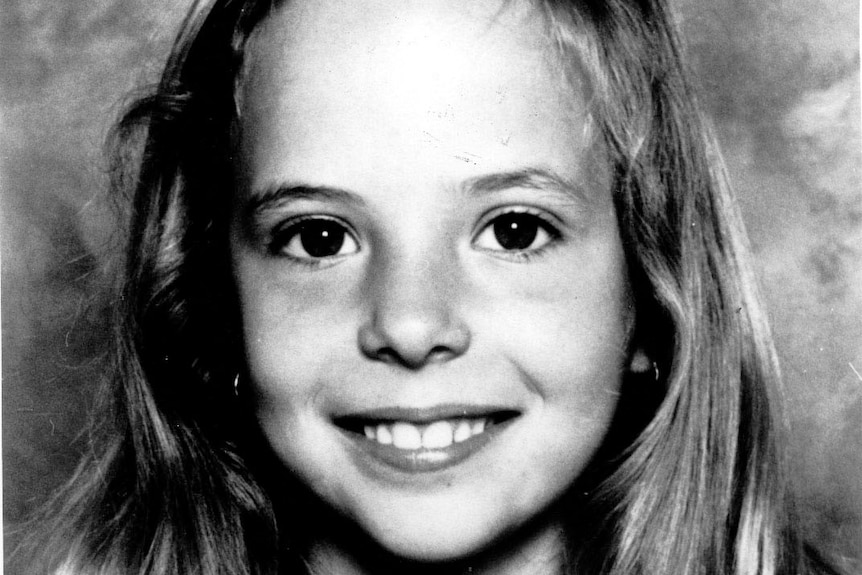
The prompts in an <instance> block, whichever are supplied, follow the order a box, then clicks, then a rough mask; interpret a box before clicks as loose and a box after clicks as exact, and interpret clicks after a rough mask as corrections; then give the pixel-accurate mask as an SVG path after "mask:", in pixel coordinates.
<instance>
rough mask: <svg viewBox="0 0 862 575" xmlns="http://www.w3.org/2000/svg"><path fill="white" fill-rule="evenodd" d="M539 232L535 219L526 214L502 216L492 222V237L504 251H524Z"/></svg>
mask: <svg viewBox="0 0 862 575" xmlns="http://www.w3.org/2000/svg"><path fill="white" fill-rule="evenodd" d="M538 232H539V224H538V222H537V221H536V218H534V217H532V216H530V215H528V214H504V215H502V216H500V217H499V218H497V220H496V221H495V222H494V237H495V238H497V242H498V243H499V244H500V246H501V247H502V248H503V249H504V250H525V249H527V248H528V247H530V246H531V245H532V243H533V241H534V240H535V239H536V234H537V233H538Z"/></svg>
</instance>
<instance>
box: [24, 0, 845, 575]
mask: <svg viewBox="0 0 862 575" xmlns="http://www.w3.org/2000/svg"><path fill="white" fill-rule="evenodd" d="M531 1H533V2H534V3H535V6H536V9H537V10H540V11H541V12H542V14H543V15H544V17H545V19H546V22H547V26H546V33H547V41H548V42H549V45H550V46H551V47H552V48H553V49H554V50H556V51H557V54H558V56H559V61H560V63H561V64H562V66H561V71H562V73H564V74H565V73H570V72H571V73H572V74H574V73H575V72H577V73H578V74H581V75H583V76H584V77H585V78H586V81H587V84H588V88H589V91H588V93H589V105H590V113H591V116H592V122H593V125H594V126H595V127H596V137H597V139H599V140H600V142H599V144H600V145H603V146H604V147H605V148H606V150H607V157H608V158H609V161H610V162H611V167H612V174H613V198H614V204H615V208H616V213H617V217H618V221H619V229H620V233H621V237H622V242H623V246H624V250H625V253H626V258H627V262H628V267H629V273H630V277H631V281H632V285H633V292H634V294H635V304H636V307H637V327H636V333H635V336H634V337H635V341H636V342H639V343H640V345H642V346H643V347H644V348H645V350H646V351H647V353H648V355H649V357H650V358H652V359H653V360H655V362H656V370H655V373H653V372H650V373H649V374H648V376H638V377H634V376H631V377H629V378H628V379H627V380H626V381H625V382H624V383H623V393H622V397H621V400H620V405H619V408H618V411H617V414H616V415H615V419H614V422H613V424H612V427H611V430H610V432H609V435H608V438H607V440H606V442H605V445H604V446H603V447H602V448H601V449H600V451H599V453H598V454H597V455H596V457H595V460H594V461H593V463H592V464H591V465H590V467H589V469H588V471H587V472H585V473H584V475H583V477H581V478H579V479H578V481H577V482H576V483H575V485H573V486H572V489H571V494H570V496H568V497H567V498H566V499H565V500H564V501H563V502H562V503H561V505H564V506H567V507H570V508H571V509H569V510H567V511H569V512H570V516H571V517H572V520H571V521H570V525H568V535H569V537H568V539H569V541H570V549H569V552H568V553H567V557H568V558H569V561H570V565H569V568H570V569H571V571H572V572H573V573H574V572H577V573H587V574H599V573H602V574H609V575H610V574H614V575H631V574H642V575H667V574H675V575H696V574H697V575H711V574H714V575H725V574H732V575H776V574H791V573H793V574H796V573H821V572H823V573H826V572H830V571H828V567H827V566H826V565H825V564H824V563H822V562H821V561H820V560H819V559H818V558H817V556H816V554H815V553H813V552H812V551H810V550H809V549H807V548H806V547H805V546H804V544H803V540H802V538H801V536H800V535H799V534H798V533H797V532H796V531H795V530H796V528H797V526H796V523H795V522H794V521H793V515H792V513H793V509H792V505H791V501H790V498H789V496H788V494H787V493H786V491H785V488H784V472H783V468H782V467H783V456H782V450H781V446H782V444H783V442H784V440H783V437H782V434H783V427H784V424H783V416H782V414H781V410H780V404H781V397H780V378H779V374H778V368H777V364H776V360H775V353H774V350H773V348H772V343H771V337H770V334H769V329H768V326H767V324H766V322H765V319H764V314H763V312H762V311H761V308H760V304H759V303H758V297H757V294H756V290H755V287H754V281H753V278H752V273H751V271H750V270H749V268H748V264H747V262H746V257H747V252H748V248H747V246H746V240H745V234H744V230H743V228H742V225H741V221H740V218H739V216H738V214H737V209H736V206H735V203H734V200H733V197H732V195H731V192H730V189H729V186H728V184H727V178H726V176H725V173H724V169H723V165H722V161H721V158H720V155H719V152H718V150H717V148H716V146H715V144H714V142H713V139H712V137H711V135H710V130H709V127H708V126H707V125H706V123H705V120H704V117H703V114H702V113H701V111H700V110H699V108H698V103H697V97H696V94H695V91H694V89H693V87H692V85H691V83H690V80H689V77H690V74H689V73H688V72H687V70H686V68H685V64H684V57H683V54H682V46H681V44H680V41H679V38H678V32H677V30H676V24H675V22H674V17H673V14H672V13H671V12H670V11H669V7H668V6H667V5H666V2H665V0H605V1H591V0H569V1H563V0H531ZM281 3H282V2H280V1H277V0H214V1H213V0H201V1H198V2H196V3H195V4H194V6H193V8H192V10H191V11H190V13H189V15H188V16H187V18H186V19H185V21H184V22H183V24H182V28H181V31H180V33H179V36H178V38H177V40H176V42H175V44H174V46H173V49H172V51H171V54H170V57H169V59H168V61H167V64H166V66H165V68H164V71H163V74H162V76H161V79H160V81H159V82H158V83H157V84H156V85H155V86H154V87H153V88H152V89H151V90H149V91H148V92H147V93H146V94H144V95H143V96H140V97H138V98H137V99H135V100H134V101H133V102H132V104H131V105H130V106H129V107H128V108H127V110H126V111H125V112H124V114H123V116H122V117H121V119H120V120H119V122H118V123H117V125H116V128H115V130H114V132H113V135H112V138H111V139H110V142H109V144H110V146H109V149H110V153H111V157H112V158H113V160H112V161H113V164H112V165H113V170H112V175H113V178H112V189H113V191H114V193H115V194H116V195H117V199H118V202H119V204H121V205H123V206H125V209H124V215H123V219H124V221H125V222H127V224H126V225H127V227H126V228H125V230H124V232H125V233H124V241H125V251H124V259H123V262H122V265H121V266H119V270H118V273H117V282H116V286H115V288H114V289H113V291H112V292H111V295H110V298H111V299H110V305H111V308H112V310H113V313H114V321H113V325H114V329H115V333H114V338H113V340H114V346H113V349H112V352H111V361H110V366H109V369H108V373H107V374H106V377H105V381H104V392H103V393H100V394H99V397H100V398H102V399H103V400H102V402H101V403H102V405H100V406H99V410H98V414H99V415H97V417H96V418H95V419H94V424H93V432H92V433H93V437H94V441H93V447H92V451H91V454H90V456H88V457H87V458H86V459H85V461H83V462H82V464H81V466H80V467H79V469H78V471H77V472H76V474H75V476H74V477H73V478H72V480H71V481H70V482H69V484H68V485H67V486H66V487H65V488H64V490H63V491H62V492H60V493H59V494H58V495H57V496H56V498H55V501H54V502H52V503H51V505H50V508H51V513H52V516H53V517H54V520H53V521H52V522H51V523H49V525H50V527H49V528H48V529H46V532H48V533H50V540H49V543H48V545H47V547H41V548H40V554H41V555H42V557H43V560H44V566H45V568H44V570H43V571H41V572H63V573H65V572H68V573H75V574H105V575H107V574H115V573H148V574H150V573H152V574H170V573H195V574H201V575H210V574H231V575H241V574H275V573H302V572H304V564H303V561H302V553H301V550H302V549H301V545H298V544H297V543H296V542H295V541H292V540H291V533H292V532H294V531H295V530H296V528H297V526H300V527H301V525H302V524H303V522H305V521H307V518H305V517H303V516H302V514H301V513H288V512H285V511H284V509H282V508H281V507H279V503H278V502H276V501H274V499H273V490H272V489H268V488H267V469H269V467H268V466H267V465H266V463H267V461H266V459H267V455H266V453H265V449H263V448H262V447H261V444H262V443H263V440H262V439H261V438H260V437H259V436H258V435H257V433H256V431H255V429H254V424H253V423H252V422H251V417H250V415H249V414H248V411H249V410H248V409H244V407H245V406H244V405H243V402H242V399H241V398H240V399H238V398H237V397H236V396H235V394H234V388H233V385H234V379H235V377H236V376H237V374H238V373H243V369H244V368H243V364H244V359H243V354H242V341H241V330H240V329H239V328H240V317H239V309H238V304H237V298H236V294H235V293H234V288H233V282H232V279H231V269H230V258H229V257H228V247H227V241H228V233H227V229H228V218H229V214H230V212H231V207H232V201H233V182H234V173H233V170H234V169H235V163H234V162H233V156H234V145H235V141H234V140H235V138H234V136H235V134H236V129H237V123H238V121H239V111H238V107H237V104H236V97H235V96H236V92H237V87H238V86H239V85H241V84H242V82H243V70H244V55H245V50H246V45H247V44H248V41H249V39H250V37H251V36H252V35H253V34H254V31H255V29H256V26H257V25H258V24H259V23H260V22H261V21H262V20H263V19H265V18H266V17H267V15H268V14H269V13H270V12H271V11H272V10H275V9H277V8H278V5H280V4H281ZM276 509H278V512H277V511H276ZM45 549H48V550H50V553H45Z"/></svg>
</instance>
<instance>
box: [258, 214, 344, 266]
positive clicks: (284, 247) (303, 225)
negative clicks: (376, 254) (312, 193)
mask: <svg viewBox="0 0 862 575" xmlns="http://www.w3.org/2000/svg"><path fill="white" fill-rule="evenodd" d="M270 251H271V252H273V253H274V254H282V255H286V256H288V257H291V258H294V259H297V260H306V261H307V260H319V259H324V258H332V257H337V256H345V255H349V254H353V253H356V252H358V251H359V245H358V244H357V243H356V240H355V239H354V238H353V235H352V234H351V233H350V231H349V230H348V229H347V227H346V226H345V225H343V224H341V223H340V222H338V221H337V220H334V219H330V218H322V217H308V218H303V219H301V220H299V221H294V222H290V223H289V224H288V225H287V226H285V227H284V228H282V229H280V230H278V231H277V232H276V233H275V234H274V238H273V242H272V244H271V245H270Z"/></svg>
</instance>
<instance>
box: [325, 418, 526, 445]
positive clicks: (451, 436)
mask: <svg viewBox="0 0 862 575" xmlns="http://www.w3.org/2000/svg"><path fill="white" fill-rule="evenodd" d="M516 415H517V414H516V413H515V412H512V411H509V412H497V413H493V414H489V415H485V416H481V417H458V418H448V419H438V420H435V421H431V422H425V423H416V422H412V421H404V420H394V421H392V420H380V421H375V420H364V419H358V418H355V419H354V418H346V419H343V420H340V421H338V422H337V424H338V425H339V427H342V428H343V429H346V430H348V431H351V432H353V433H361V434H362V435H364V436H365V437H366V438H367V439H368V440H370V441H374V442H376V443H378V444H380V445H391V446H393V447H395V448H397V449H404V450H419V449H445V448H447V447H449V446H451V445H452V444H453V443H463V442H465V441H467V440H469V439H471V438H472V437H475V436H477V435H481V434H483V433H485V431H486V430H489V429H490V428H491V427H493V426H494V425H498V424H501V423H504V422H506V421H508V420H509V419H512V418H513V417H515V416H516Z"/></svg>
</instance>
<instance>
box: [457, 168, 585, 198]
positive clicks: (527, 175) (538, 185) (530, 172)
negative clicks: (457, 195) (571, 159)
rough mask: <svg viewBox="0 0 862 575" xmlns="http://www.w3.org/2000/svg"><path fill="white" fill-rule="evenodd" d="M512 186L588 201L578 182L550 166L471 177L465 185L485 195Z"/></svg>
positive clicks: (468, 188)
mask: <svg viewBox="0 0 862 575" xmlns="http://www.w3.org/2000/svg"><path fill="white" fill-rule="evenodd" d="M512 188H526V189H530V190H547V191H550V192H556V193H560V194H563V195H565V196H569V197H571V198H572V199H576V200H579V201H588V200H589V194H587V193H586V190H585V189H584V188H583V186H581V185H579V184H578V183H577V182H574V181H572V180H569V179H568V178H565V177H563V176H562V175H560V174H559V173H557V172H556V171H554V170H552V169H549V168H539V167H530V168H523V169H520V170H515V171H511V172H500V173H494V174H488V175H484V176H477V177H475V178H470V179H468V180H467V182H466V183H465V184H464V185H463V189H464V190H465V191H466V192H467V193H469V194H478V195H484V194H489V193H494V192H500V191H503V190H508V189H512Z"/></svg>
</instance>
